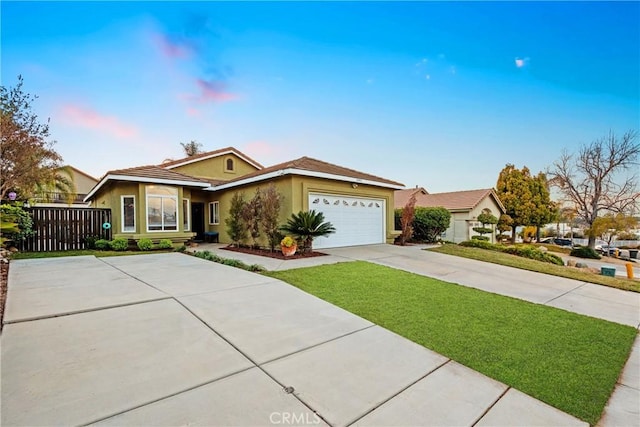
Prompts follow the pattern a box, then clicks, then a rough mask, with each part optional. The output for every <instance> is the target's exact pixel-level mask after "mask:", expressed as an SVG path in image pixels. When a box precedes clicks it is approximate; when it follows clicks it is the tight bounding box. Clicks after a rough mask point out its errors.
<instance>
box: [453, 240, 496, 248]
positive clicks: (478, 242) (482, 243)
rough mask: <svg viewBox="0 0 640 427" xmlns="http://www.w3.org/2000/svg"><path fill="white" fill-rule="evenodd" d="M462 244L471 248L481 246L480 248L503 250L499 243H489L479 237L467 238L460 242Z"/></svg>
mask: <svg viewBox="0 0 640 427" xmlns="http://www.w3.org/2000/svg"><path fill="white" fill-rule="evenodd" d="M459 245H460V246H466V247H469V248H480V249H488V250H490V251H501V250H502V249H501V247H499V246H498V245H495V244H493V243H489V242H487V241H484V240H478V239H474V240H466V241H464V242H460V243H459Z"/></svg>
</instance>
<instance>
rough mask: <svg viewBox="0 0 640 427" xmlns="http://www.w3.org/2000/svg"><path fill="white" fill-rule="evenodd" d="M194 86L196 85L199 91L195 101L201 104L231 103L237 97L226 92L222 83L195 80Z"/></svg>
mask: <svg viewBox="0 0 640 427" xmlns="http://www.w3.org/2000/svg"><path fill="white" fill-rule="evenodd" d="M196 84H197V85H198V89H199V91H200V93H199V94H198V96H197V97H196V100H197V101H199V102H201V103H207V102H227V101H233V100H235V99H237V98H238V95H236V94H234V93H231V92H227V90H226V85H225V84H224V83H223V82H219V81H215V80H210V81H207V80H203V79H197V80H196Z"/></svg>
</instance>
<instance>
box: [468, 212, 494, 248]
mask: <svg viewBox="0 0 640 427" xmlns="http://www.w3.org/2000/svg"><path fill="white" fill-rule="evenodd" d="M478 221H479V222H480V224H482V227H473V231H475V232H476V233H478V234H480V236H483V237H484V235H485V234H490V233H493V228H491V227H487V225H495V224H497V223H498V218H496V217H495V216H494V215H493V214H492V213H491V210H490V209H488V208H485V209H483V210H482V213H481V214H480V215H478ZM481 240H484V239H481Z"/></svg>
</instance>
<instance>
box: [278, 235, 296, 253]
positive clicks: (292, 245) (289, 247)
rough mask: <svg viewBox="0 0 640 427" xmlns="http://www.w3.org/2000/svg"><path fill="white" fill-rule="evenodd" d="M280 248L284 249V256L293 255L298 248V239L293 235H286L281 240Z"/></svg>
mask: <svg viewBox="0 0 640 427" xmlns="http://www.w3.org/2000/svg"><path fill="white" fill-rule="evenodd" d="M280 249H281V250H282V255H284V256H292V255H293V254H295V253H296V249H298V245H297V244H296V241H295V240H293V239H292V238H291V237H289V236H286V237H285V238H284V239H282V240H281V241H280Z"/></svg>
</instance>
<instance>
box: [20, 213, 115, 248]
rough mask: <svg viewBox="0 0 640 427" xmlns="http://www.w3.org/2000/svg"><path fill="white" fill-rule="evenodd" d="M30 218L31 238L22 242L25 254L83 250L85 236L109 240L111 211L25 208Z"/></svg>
mask: <svg viewBox="0 0 640 427" xmlns="http://www.w3.org/2000/svg"><path fill="white" fill-rule="evenodd" d="M26 211H27V212H29V213H30V214H31V215H32V217H33V231H34V235H33V236H31V237H28V238H27V239H26V240H25V241H23V242H22V244H21V245H20V246H21V248H20V249H21V250H23V251H28V252H47V251H68V250H77V249H87V242H86V240H85V239H86V238H87V237H94V238H99V239H107V240H111V228H110V225H109V226H108V227H103V224H105V223H106V224H111V209H84V208H67V207H64V208H63V207H60V208H51V207H32V208H27V209H26Z"/></svg>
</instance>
